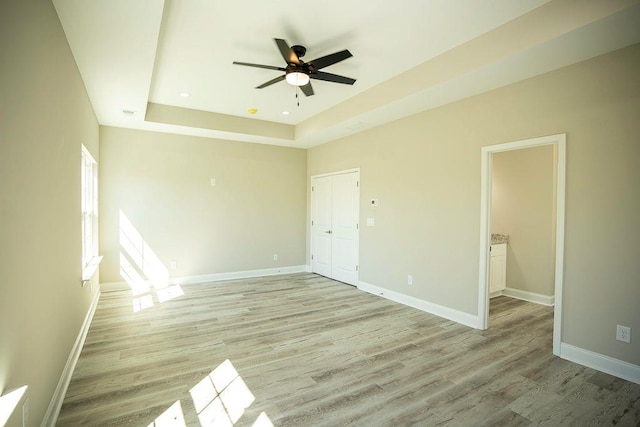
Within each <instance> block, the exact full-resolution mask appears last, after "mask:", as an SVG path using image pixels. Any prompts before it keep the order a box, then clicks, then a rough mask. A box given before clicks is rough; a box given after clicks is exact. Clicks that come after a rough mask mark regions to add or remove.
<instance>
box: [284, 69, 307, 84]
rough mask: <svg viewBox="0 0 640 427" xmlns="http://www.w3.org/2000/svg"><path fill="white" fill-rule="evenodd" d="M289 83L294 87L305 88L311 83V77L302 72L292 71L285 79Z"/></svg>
mask: <svg viewBox="0 0 640 427" xmlns="http://www.w3.org/2000/svg"><path fill="white" fill-rule="evenodd" d="M285 78H286V80H287V83H289V84H290V85H293V86H304V85H306V84H308V83H309V75H308V74H306V73H302V72H300V71H292V72H290V73H287V76H286V77H285Z"/></svg>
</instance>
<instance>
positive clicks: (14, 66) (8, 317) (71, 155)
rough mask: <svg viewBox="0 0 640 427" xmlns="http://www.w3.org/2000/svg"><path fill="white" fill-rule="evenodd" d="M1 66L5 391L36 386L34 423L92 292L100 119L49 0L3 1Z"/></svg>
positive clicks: (0, 334) (0, 305) (1, 371)
mask: <svg viewBox="0 0 640 427" xmlns="http://www.w3.org/2000/svg"><path fill="white" fill-rule="evenodd" d="M0 64H2V65H1V66H0V238H1V242H0V390H4V391H5V392H6V391H9V390H11V389H13V388H16V387H20V386H22V385H28V386H29V389H28V394H29V407H30V409H29V412H30V415H29V420H30V422H29V425H31V426H35V425H40V421H41V419H42V417H43V415H44V413H45V411H46V408H47V406H48V405H49V402H50V400H51V397H52V395H53V392H54V390H55V387H56V385H57V383H58V380H59V378H60V375H61V373H62V370H63V368H64V366H65V363H66V361H67V358H68V356H69V353H70V351H71V348H72V346H73V343H74V341H75V339H76V337H77V336H78V333H79V332H80V328H81V325H82V322H83V320H84V318H85V316H86V313H87V311H88V308H89V305H90V302H91V300H92V297H93V295H92V293H91V289H90V287H89V286H86V287H85V288H81V286H80V279H81V254H82V251H81V215H80V153H81V148H80V147H81V144H82V143H84V144H85V145H86V146H87V148H89V149H90V150H91V151H92V153H93V155H94V156H95V157H96V159H97V158H98V154H99V153H98V125H97V122H96V118H95V115H94V114H93V109H92V108H91V105H90V103H89V101H88V98H87V95H86V92H85V89H84V85H83V83H82V80H81V78H80V74H79V73H78V70H77V68H76V64H75V61H74V59H73V57H72V55H71V51H70V49H69V46H68V44H67V40H66V38H65V35H64V32H63V30H62V27H61V25H60V22H59V20H58V17H57V15H56V12H55V10H54V8H53V5H52V4H51V2H50V1H17V0H16V1H3V2H2V3H0ZM92 290H93V292H96V291H97V286H93V287H92ZM10 425H11V424H10ZM19 425H20V426H21V425H22V424H21V423H20V424H19Z"/></svg>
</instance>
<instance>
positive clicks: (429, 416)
mask: <svg viewBox="0 0 640 427" xmlns="http://www.w3.org/2000/svg"><path fill="white" fill-rule="evenodd" d="M182 291H183V292H184V294H183V295H179V291H178V289H177V288H172V289H169V291H165V292H160V293H158V292H155V291H154V292H151V293H150V294H148V295H139V296H137V297H133V296H132V295H131V293H130V292H112V293H104V294H102V296H101V298H100V301H99V304H98V308H97V310H96V313H95V316H94V319H93V323H92V324H91V327H90V329H89V333H88V336H87V340H86V343H85V346H84V348H83V350H82V354H81V356H80V359H79V361H78V364H77V367H76V370H75V372H74V374H73V378H72V380H71V384H70V386H69V389H68V391H67V394H66V397H65V401H64V404H63V407H62V411H61V413H60V417H59V419H58V425H61V426H86V425H109V426H118V425H128V426H148V425H152V426H153V425H157V426H161V425H188V426H191V425H194V426H200V425H236V426H244V425H248V426H250V425H254V423H255V425H271V424H270V423H273V425H295V426H316V425H323V426H336V425H359V426H404V425H421V426H430V425H451V426H465V425H469V426H478V425H549V426H556V425H576V426H588V425H593V426H602V425H619V426H637V425H639V420H640V385H637V384H633V383H630V382H628V381H624V380H621V379H617V378H615V377H612V376H610V375H606V374H602V373H599V372H597V371H594V370H592V369H589V368H585V367H582V366H580V365H577V364H574V363H571V362H567V361H565V360H561V359H559V358H556V357H554V356H553V355H552V354H551V338H552V320H553V311H552V309H551V308H548V307H544V306H540V305H536V304H531V303H526V302H523V301H519V300H514V299H509V298H506V297H499V298H496V299H494V300H492V303H491V313H490V328H489V329H488V330H486V331H478V330H474V329H471V328H468V327H465V326H461V325H459V324H456V323H454V322H451V321H447V320H444V319H442V318H439V317H436V316H432V315H429V314H426V313H423V312H421V311H418V310H415V309H412V308H409V307H405V306H403V305H400V304H397V303H394V302H391V301H388V300H385V299H383V298H379V297H376V296H373V295H369V294H366V293H364V292H361V291H358V290H357V289H356V288H354V287H351V286H348V285H345V284H342V283H338V282H334V281H332V280H329V279H326V278H323V277H320V276H317V275H314V274H295V275H287V276H274V277H267V278H259V279H247V280H237V281H229V282H219V283H212V284H202V285H188V286H184V287H183V288H182ZM161 301H164V302H161ZM150 304H152V305H150ZM213 421H215V422H216V423H215V424H214V423H213ZM234 423H235V424H234ZM261 423H262V424H261Z"/></svg>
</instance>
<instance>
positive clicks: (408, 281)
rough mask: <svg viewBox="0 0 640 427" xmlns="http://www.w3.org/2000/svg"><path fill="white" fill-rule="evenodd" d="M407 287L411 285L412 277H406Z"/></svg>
mask: <svg viewBox="0 0 640 427" xmlns="http://www.w3.org/2000/svg"><path fill="white" fill-rule="evenodd" d="M407 285H413V276H411V275H409V276H407Z"/></svg>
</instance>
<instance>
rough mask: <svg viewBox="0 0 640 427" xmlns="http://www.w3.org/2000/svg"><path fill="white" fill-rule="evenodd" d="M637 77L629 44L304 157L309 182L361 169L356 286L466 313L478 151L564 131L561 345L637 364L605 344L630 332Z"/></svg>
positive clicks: (632, 349) (635, 354)
mask: <svg viewBox="0 0 640 427" xmlns="http://www.w3.org/2000/svg"><path fill="white" fill-rule="evenodd" d="M638 69H640V45H634V46H631V47H629V48H626V49H622V50H619V51H616V52H613V53H611V54H608V55H604V56H601V57H598V58H595V59H593V60H590V61H587V62H583V63H580V64H577V65H574V66H571V67H567V68H563V69H560V70H558V71H555V72H551V73H548V74H544V75H542V76H539V77H536V78H532V79H529V80H525V81H523V82H520V83H517V84H514V85H511V86H507V87H504V88H501V89H497V90H494V91H491V92H488V93H486V94H482V95H479V96H476V97H472V98H469V99H466V100H463V101H460V102H456V103H454V104H450V105H447V106H443V107H440V108H437V109H434V110H431V111H428V112H424V113H421V114H417V115H414V116H411V117H408V118H405V119H402V120H398V121H396V122H393V123H390V124H387V125H383V126H380V127H378V128H374V129H371V130H370V131H366V132H362V133H359V134H356V135H353V136H351V137H348V138H344V139H342V140H339V141H334V142H331V143H328V144H325V145H321V146H318V147H315V148H313V149H311V150H309V151H308V160H307V161H308V163H307V174H308V175H309V176H311V175H314V174H319V173H325V172H330V171H334V170H341V169H347V168H353V167H360V168H361V193H360V194H361V202H363V203H362V206H363V208H362V210H361V213H360V216H361V218H360V220H361V223H362V222H363V221H364V219H365V218H367V217H375V219H376V225H375V227H362V228H361V233H360V280H362V281H365V282H368V283H371V284H374V285H379V286H383V287H386V288H389V289H392V290H395V291H398V292H402V293H405V294H408V295H411V296H414V297H417V298H421V299H424V300H427V301H430V302H433V303H437V304H441V305H445V306H447V307H451V308H454V309H457V310H461V311H464V312H467V313H471V314H477V298H478V263H479V259H478V258H479V241H480V236H479V235H480V230H479V228H480V148H481V147H482V146H486V145H492V144H497V143H501V142H509V141H516V140H521V139H526V138H531V137H537V136H542V135H551V134H557V133H564V132H566V133H567V181H566V184H567V192H566V240H565V242H566V243H565V271H564V280H565V282H564V284H565V286H564V298H565V299H564V306H563V308H564V311H563V330H562V339H563V341H564V342H566V343H569V344H573V345H576V346H578V347H582V348H585V349H587V350H591V351H594V352H597V353H601V354H605V355H608V356H611V357H615V358H618V359H621V360H624V361H627V362H630V363H634V364H636V365H638V364H640V340H637V339H634V340H632V344H624V343H620V342H618V341H616V340H615V327H616V324H621V325H626V326H630V327H632V329H633V330H636V331H637V330H640V310H638V309H637V301H640V286H638V283H640V263H638V262H637V258H638V248H639V247H640V225H639V224H638V219H637V218H638V212H640V191H638V183H640V167H639V166H638V159H640V143H639V142H638V135H640V120H638V111H640V73H638V72H637V70H638ZM371 198H378V199H379V201H380V206H379V207H377V208H371V207H369V206H367V204H366V203H364V201H366V200H369V199H371ZM307 253H308V246H307ZM408 274H412V275H413V281H414V285H413V286H408V285H406V277H407V275H408Z"/></svg>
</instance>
